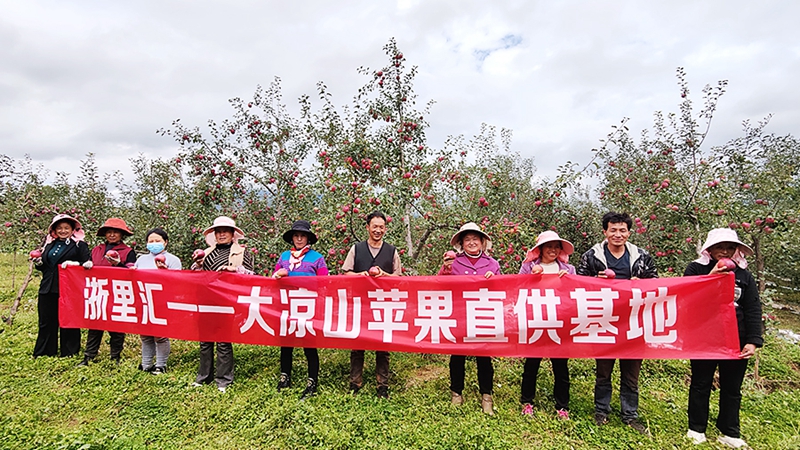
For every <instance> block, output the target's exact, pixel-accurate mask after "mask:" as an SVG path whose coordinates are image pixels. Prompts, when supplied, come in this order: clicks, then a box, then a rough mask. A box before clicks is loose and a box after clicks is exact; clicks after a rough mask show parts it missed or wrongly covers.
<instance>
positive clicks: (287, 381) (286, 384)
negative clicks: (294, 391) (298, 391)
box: [278, 373, 292, 392]
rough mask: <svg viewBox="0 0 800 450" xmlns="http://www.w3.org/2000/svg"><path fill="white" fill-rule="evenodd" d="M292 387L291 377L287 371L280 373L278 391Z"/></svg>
mask: <svg viewBox="0 0 800 450" xmlns="http://www.w3.org/2000/svg"><path fill="white" fill-rule="evenodd" d="M290 387H292V378H291V377H290V376H289V374H287V373H281V377H280V379H279V380H278V392H280V391H281V389H286V388H290Z"/></svg>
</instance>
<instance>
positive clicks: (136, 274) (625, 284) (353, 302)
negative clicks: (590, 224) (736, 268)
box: [59, 267, 739, 359]
mask: <svg viewBox="0 0 800 450" xmlns="http://www.w3.org/2000/svg"><path fill="white" fill-rule="evenodd" d="M60 283H61V284H60V286H61V298H60V306H59V320H60V323H61V326H62V327H67V328H90V329H102V330H110V331H119V332H125V333H135V334H144V335H150V336H163V337H170V338H176V339H183V340H191V341H214V342H237V343H243V344H258V345H274V346H290V347H316V348H345V349H364V350H388V351H393V352H424V353H444V354H459V355H479V356H509V357H523V356H535V357H562V358H565V357H566V358H596V357H597V358H634V359H666V358H675V359H689V358H736V357H737V356H738V354H739V338H738V333H737V324H736V314H735V311H734V305H733V296H734V293H733V291H734V277H733V275H732V274H729V275H708V276H697V277H682V278H659V279H650V280H606V279H600V278H590V277H581V276H570V275H567V276H564V277H563V278H559V277H558V276H556V275H498V276H494V277H492V278H490V279H488V280H487V279H485V278H483V277H475V276H439V277H382V278H371V277H350V276H328V277H284V278H282V279H280V280H273V279H271V278H265V277H260V276H255V275H242V274H235V273H224V272H190V271H172V270H128V269H120V268H103V267H96V268H93V269H90V270H85V269H83V268H81V267H70V268H67V269H66V270H63V269H62V270H60Z"/></svg>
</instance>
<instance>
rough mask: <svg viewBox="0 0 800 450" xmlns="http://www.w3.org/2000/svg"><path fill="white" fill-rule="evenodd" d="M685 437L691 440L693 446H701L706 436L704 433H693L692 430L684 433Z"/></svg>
mask: <svg viewBox="0 0 800 450" xmlns="http://www.w3.org/2000/svg"><path fill="white" fill-rule="evenodd" d="M686 437H687V438H689V439H691V440H692V444H694V445H700V444H702V443H703V442H705V441H706V434H705V433H699V432H697V431H694V430H689V431H687V432H686Z"/></svg>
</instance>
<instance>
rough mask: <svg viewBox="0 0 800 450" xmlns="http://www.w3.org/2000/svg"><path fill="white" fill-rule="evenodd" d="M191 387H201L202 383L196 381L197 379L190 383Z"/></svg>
mask: <svg viewBox="0 0 800 450" xmlns="http://www.w3.org/2000/svg"><path fill="white" fill-rule="evenodd" d="M192 387H203V383H198V382H197V381H195V382H194V383H192Z"/></svg>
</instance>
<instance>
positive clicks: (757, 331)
mask: <svg viewBox="0 0 800 450" xmlns="http://www.w3.org/2000/svg"><path fill="white" fill-rule="evenodd" d="M741 270H743V271H744V272H745V274H746V277H745V281H746V283H747V286H745V288H744V289H743V290H742V296H741V297H740V298H739V306H740V307H741V308H742V312H743V313H744V330H745V331H744V333H745V342H746V343H747V344H752V345H753V346H755V347H761V346H763V345H764V337H763V336H762V334H761V331H762V326H763V324H762V322H761V321H762V319H761V314H762V311H761V299H760V298H759V297H758V286H757V285H756V280H755V278H753V275H752V274H751V273H750V272H749V271H747V270H744V269H741ZM750 356H752V354H751V355H750ZM748 357H749V356H748Z"/></svg>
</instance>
